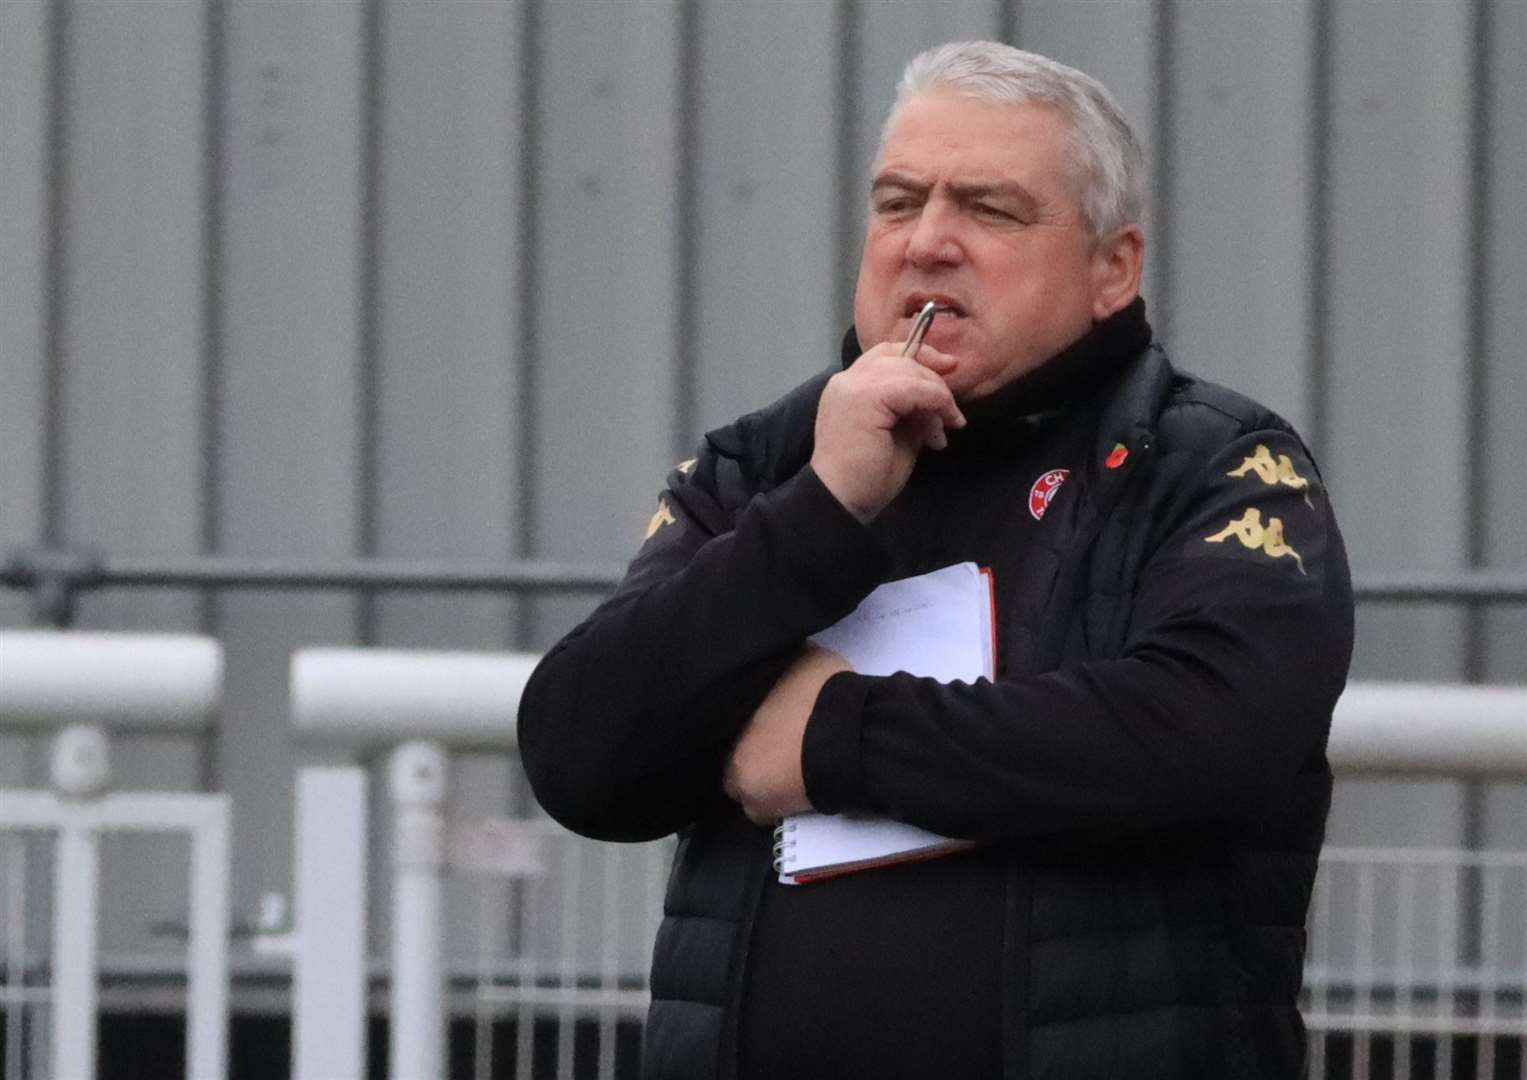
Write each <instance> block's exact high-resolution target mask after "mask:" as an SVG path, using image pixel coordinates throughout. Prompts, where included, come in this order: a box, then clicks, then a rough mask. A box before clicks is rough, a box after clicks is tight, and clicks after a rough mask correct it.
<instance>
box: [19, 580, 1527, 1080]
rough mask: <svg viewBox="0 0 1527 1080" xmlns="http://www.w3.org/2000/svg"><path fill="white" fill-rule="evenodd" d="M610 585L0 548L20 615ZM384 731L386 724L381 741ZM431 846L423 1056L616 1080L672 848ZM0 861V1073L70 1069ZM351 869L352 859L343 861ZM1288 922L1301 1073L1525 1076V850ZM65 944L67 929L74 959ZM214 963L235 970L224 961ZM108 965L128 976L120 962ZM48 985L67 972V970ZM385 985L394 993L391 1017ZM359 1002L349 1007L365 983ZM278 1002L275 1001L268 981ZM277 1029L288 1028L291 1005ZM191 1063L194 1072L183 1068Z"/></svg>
mask: <svg viewBox="0 0 1527 1080" xmlns="http://www.w3.org/2000/svg"><path fill="white" fill-rule="evenodd" d="M617 578H618V571H616V570H614V569H612V568H606V567H567V566H550V565H547V564H531V563H526V564H507V565H499V566H483V567H477V568H473V567H462V566H459V565H458V566H451V567H446V566H436V565H421V564H401V563H400V564H385V563H368V564H357V565H350V566H315V565H307V566H303V565H297V564H272V563H260V562H246V563H241V564H237V565H236V564H234V563H232V562H229V561H227V560H198V561H195V562H193V563H185V564H178V565H171V564H162V565H149V564H141V565H136V566H134V565H130V564H126V563H121V562H108V561H106V560H89V559H87V560H79V559H60V558H57V557H56V556H55V557H49V558H45V559H41V560H39V559H36V558H33V557H29V558H27V559H13V560H12V561H11V562H10V563H9V564H8V565H7V566H6V567H5V568H4V570H3V571H0V584H5V585H10V586H13V587H21V588H28V589H31V590H33V595H34V598H35V603H34V608H35V611H36V614H37V616H38V618H39V619H40V620H45V621H53V622H67V621H68V619H69V615H70V611H71V609H72V603H73V599H74V597H75V596H76V595H77V594H78V593H80V592H81V591H85V590H89V589H96V588H114V587H116V588H134V587H165V586H192V587H198V588H204V589H230V588H231V589H237V588H259V589H269V588H294V589H345V590H360V591H363V592H370V591H385V590H397V589H414V590H430V591H453V590H469V591H476V590H483V589H488V590H506V591H515V592H535V591H543V590H544V591H559V592H566V591H585V592H600V591H603V590H605V589H607V588H608V587H609V586H610V585H611V584H613V582H614V581H615V580H616V579H617ZM1359 592H1360V595H1361V596H1363V597H1364V598H1365V599H1366V600H1367V601H1369V602H1399V603H1406V602H1435V601H1439V600H1440V601H1445V602H1453V603H1458V604H1462V605H1465V606H1470V607H1474V606H1483V605H1492V604H1499V603H1520V602H1522V601H1523V600H1527V577H1524V576H1522V575H1509V574H1487V573H1468V574H1457V575H1431V576H1421V575H1415V576H1406V577H1387V578H1372V579H1369V580H1367V581H1365V582H1360V583H1359ZM384 728H385V724H384ZM388 730H390V729H388ZM1498 730H1499V728H1498V727H1497V731H1498ZM397 734H398V733H396V732H394V733H392V734H390V735H388V736H387V738H389V739H391V740H392V741H394V742H395V741H397ZM1333 760H1336V758H1335V756H1334V755H1333ZM1512 775H1523V776H1527V774H1523V773H1515V774H1512ZM0 800H3V801H4V806H5V808H6V810H7V812H8V817H7V820H8V819H9V817H15V814H11V813H9V811H12V810H16V809H17V808H18V807H20V806H21V802H22V801H24V800H18V799H17V798H16V797H15V793H4V794H0ZM39 820H40V819H39ZM33 824H34V825H35V824H36V823H33ZM461 824H462V823H458V825H461ZM363 825H364V823H363V821H362V828H361V830H360V832H361V833H362V834H363V832H364V828H363ZM4 827H5V822H3V821H0V828H4ZM11 827H12V828H14V827H15V823H14V822H12V823H11ZM494 827H498V828H508V829H510V830H511V831H512V832H513V833H514V835H515V839H516V842H517V843H520V844H522V845H523V844H525V843H527V842H528V843H530V845H531V847H532V848H533V849H534V852H535V855H534V857H533V858H532V859H531V860H530V862H531V863H533V864H534V865H533V866H527V864H526V862H525V861H524V860H523V859H522V860H520V861H518V862H513V861H511V862H512V865H510V864H506V863H504V862H503V860H501V859H497V858H496V857H495V856H494V853H493V850H492V849H493V847H494V844H493V837H492V836H491V835H487V836H486V840H485V833H484V830H485V829H486V830H487V831H488V833H491V831H492V829H493V828H494ZM354 833H355V830H352V835H353V834H354ZM474 845H475V846H474ZM449 847H450V850H449V853H448V855H447V856H446V859H447V861H448V862H449V863H450V864H451V866H452V868H453V871H454V874H455V876H456V878H457V883H456V885H455V886H454V887H455V888H458V889H460V888H464V889H467V890H469V891H470V892H471V893H472V894H473V896H474V899H475V910H476V912H477V926H476V935H475V937H476V944H475V949H474V954H473V959H472V962H471V963H470V964H467V965H462V964H460V963H455V964H447V965H446V967H445V970H444V972H443V980H442V986H441V990H442V991H443V993H442V994H441V996H440V997H439V1002H440V1004H441V1006H443V1011H444V1012H445V1013H446V1014H447V1015H449V1016H450V1017H451V1018H452V1019H451V1022H450V1026H449V1029H448V1035H447V1039H446V1043H445V1044H442V1045H441V1046H440V1047H439V1048H437V1049H438V1050H439V1052H441V1053H442V1054H445V1052H446V1050H447V1044H448V1048H449V1054H448V1057H449V1060H450V1066H449V1072H450V1075H452V1076H471V1077H473V1078H474V1080H480V1078H487V1077H506V1076H514V1077H530V1076H534V1077H544V1076H556V1077H558V1078H559V1080H560V1078H569V1080H570V1078H573V1077H594V1076H597V1077H600V1078H601V1080H608V1078H614V1077H628V1076H635V1069H636V1063H637V1056H638V1046H639V1039H640V1026H641V1021H642V1017H643V1015H644V1011H645V1008H646V1004H647V1000H648V996H647V987H646V981H645V980H646V960H647V957H648V956H649V955H650V949H651V943H652V936H653V934H654V933H655V931H656V927H657V923H658V918H659V913H660V906H661V892H662V886H663V882H664V879H665V875H666V871H667V865H668V861H669V859H670V857H671V852H672V846H671V843H669V842H662V843H656V844H649V845H639V846H609V845H602V844H597V843H594V842H592V841H587V840H584V839H580V838H577V837H574V836H572V835H570V834H568V833H566V832H564V831H563V830H561V829H560V828H558V827H556V826H555V825H553V824H551V823H549V822H546V821H540V820H530V821H513V822H500V823H497V824H496V826H495V823H491V822H488V823H484V822H477V823H465V825H464V826H463V827H459V828H458V827H453V828H452V829H451V831H450V844H449ZM4 853H5V859H6V865H5V868H4V873H0V878H3V879H4V881H5V883H6V888H5V890H4V895H3V897H0V900H3V903H0V916H3V918H0V937H3V940H4V942H5V944H6V953H5V985H4V989H3V998H0V1001H3V1006H4V1009H3V1020H4V1026H3V1028H0V1038H3V1042H4V1051H3V1063H4V1074H3V1075H4V1080H34V1078H36V1077H40V1076H48V1075H60V1076H63V1075H64V1074H63V1073H57V1072H56V1069H55V1067H56V1066H57V1065H58V1062H59V1061H60V1060H64V1061H66V1062H71V1061H76V1060H77V1055H76V1057H74V1058H70V1057H67V1055H68V1054H69V1053H71V1051H69V1050H67V1049H65V1050H63V1051H62V1053H63V1054H65V1055H66V1056H65V1057H64V1058H60V1052H61V1051H60V1046H61V1045H62V1044H60V1043H58V1042H57V1041H56V1040H55V1041H54V1042H52V1043H49V1041H48V1040H47V1039H46V1038H43V1037H42V1036H41V1034H40V1033H43V1032H45V1031H46V1030H47V1029H48V1026H49V1024H48V1023H47V1022H48V1021H50V1020H53V1019H56V1016H55V1015H53V1014H55V1013H57V1012H58V1011H59V1010H60V1009H61V1008H62V1007H64V1006H65V1005H68V1006H69V1008H70V1009H73V1010H74V1011H76V1012H77V1011H78V1008H77V1006H78V1000H73V1001H72V1002H66V1001H65V998H71V999H77V998H78V997H79V994H78V993H77V992H76V991H75V990H71V989H68V988H67V986H66V983H67V979H66V976H65V973H64V969H63V968H62V967H58V966H56V964H57V958H58V956H59V951H58V948H57V947H55V948H54V949H53V950H52V954H51V956H50V954H49V952H48V950H44V949H41V948H39V947H38V946H37V945H36V943H35V941H34V940H33V939H32V938H29V937H28V927H29V926H32V925H35V923H36V920H37V918H38V917H39V914H40V913H38V912H35V911H34V912H33V913H32V915H31V916H27V915H26V914H24V909H25V903H26V894H25V888H24V886H23V887H22V888H21V890H20V891H18V885H17V883H18V882H25V881H26V880H28V879H29V878H31V879H35V878H36V876H37V874H36V869H35V867H37V866H47V865H48V864H49V862H50V860H52V861H54V862H55V863H58V864H60V865H61V864H62V863H63V862H65V861H68V860H63V859H62V858H61V857H59V858H55V854H54V853H53V852H51V851H50V850H49V844H48V842H47V841H46V839H45V838H44V837H41V836H39V835H36V834H35V832H34V835H33V836H32V837H31V838H30V839H28V840H25V841H12V842H10V843H9V844H8V846H7V847H6V848H5V849H4ZM322 858H323V856H322V855H321V853H320V855H319V859H320V861H321V860H322ZM73 862H74V863H79V862H80V860H77V859H76V860H73ZM361 862H362V871H363V869H364V865H363V864H364V855H362V857H361ZM224 884H225V885H226V882H225V883H224ZM52 896H53V899H54V902H55V903H57V904H58V905H60V906H59V909H58V910H57V911H54V912H51V913H41V914H42V916H43V918H44V925H47V926H52V925H57V924H58V921H59V920H60V919H61V918H62V912H63V907H64V906H65V904H66V902H69V903H72V902H73V901H68V900H67V898H69V897H70V896H71V890H70V889H69V888H67V887H66V886H65V885H64V883H63V882H60V884H59V886H58V887H57V888H55V889H54V890H53V892H52ZM299 901H300V897H299ZM29 920H30V921H29ZM300 929H301V927H300V926H299V927H298V930H299V931H300ZM1309 930H1310V946H1309V950H1308V953H1307V957H1308V965H1307V970H1306V978H1305V991H1304V998H1303V1001H1302V1006H1303V1009H1304V1012H1305V1016H1306V1020H1307V1023H1308V1025H1309V1027H1310V1030H1311V1065H1312V1075H1313V1076H1314V1077H1315V1078H1316V1080H1324V1078H1327V1077H1329V1078H1346V1077H1351V1078H1353V1080H1357V1078H1364V1080H1366V1078H1369V1077H1374V1078H1377V1077H1395V1078H1407V1080H1408V1078H1410V1077H1416V1078H1418V1080H1420V1078H1440V1077H1445V1078H1448V1080H1451V1078H1453V1077H1458V1078H1459V1080H1463V1078H1476V1077H1477V1078H1491V1080H1493V1078H1495V1077H1502V1078H1505V1077H1518V1078H1521V1080H1527V1062H1524V1055H1523V1045H1524V1043H1527V1011H1524V995H1527V852H1509V851H1462V850H1453V849H1448V850H1430V849H1419V848H1418V849H1400V848H1394V849H1361V848H1330V849H1328V850H1327V851H1326V852H1325V854H1324V856H1323V859H1322V869H1321V874H1320V878H1319V881H1318V883H1317V887H1316V892H1315V897H1314V902H1313V905H1312V910H1311V917H1310V926H1309ZM298 939H299V940H300V934H299V935H298ZM357 940H358V941H359V940H360V938H359V937H357ZM79 951H80V948H79V943H78V942H76V943H74V945H73V952H74V953H75V954H76V955H77V954H78V953H79ZM188 955H189V954H187V953H186V952H185V951H183V950H171V951H170V952H169V953H167V954H166V955H165V956H161V957H158V958H156V959H155V960H153V962H151V963H148V964H146V965H145V966H144V968H143V969H142V971H140V972H138V973H137V974H138V976H140V977H141V976H148V975H152V977H154V978H158V979H159V980H160V981H161V982H162V981H164V979H165V978H166V976H168V977H169V979H170V981H171V982H172V983H173V982H175V981H176V979H177V978H179V979H180V980H181V981H180V982H179V985H180V986H181V987H182V988H183V989H182V991H181V992H182V993H183V994H185V995H186V996H185V998H183V999H182V1001H183V1002H184V1003H188V999H189V998H190V997H194V996H195V995H196V993H197V991H196V990H195V988H194V987H189V988H188V987H186V984H185V982H184V973H185V972H186V971H187V970H188V966H189V963H190V962H189V959H188ZM367 963H368V967H367V970H368V972H369V976H370V978H369V980H363V982H364V981H369V982H370V983H371V984H372V991H371V994H370V1011H371V1012H372V1013H373V1014H374V1013H377V1012H380V1011H384V1009H385V1004H386V1003H385V1002H384V1001H383V1000H382V999H381V998H379V997H377V987H378V986H381V985H385V983H386V977H387V974H388V970H389V965H388V964H387V962H386V960H385V959H383V958H371V959H370V960H369V961H368V962H367ZM296 966H297V967H298V968H300V967H301V964H300V963H299V964H298V965H296ZM234 967H235V969H236V970H238V969H240V967H241V966H240V964H239V963H238V962H237V961H235V964H234ZM242 970H245V971H247V970H249V968H248V965H243V967H242ZM262 970H264V971H266V972H274V973H275V974H276V975H277V979H278V982H280V981H281V980H282V979H284V977H285V972H286V970H287V969H286V968H285V967H284V966H283V964H281V963H276V964H274V965H272V964H270V963H269V962H267V963H266V964H265V965H264V967H263V969H262ZM177 972H179V973H180V974H179V975H178V976H177ZM116 974H117V976H118V977H119V978H124V977H125V979H126V981H127V982H129V983H130V982H131V981H132V979H133V976H134V973H133V972H126V971H124V972H117V973H116ZM223 977H224V978H226V977H227V973H226V971H225V972H224V975H223ZM68 978H73V979H74V981H75V982H78V976H77V975H75V976H69V977H68ZM300 980H301V973H300V971H295V972H293V973H292V985H293V986H294V987H295V986H297V985H298V983H299V982H300ZM379 980H380V981H379ZM142 981H143V980H142V978H140V983H141V982H142ZM187 990H189V991H190V992H189V993H186V991H187ZM397 993H398V988H397V987H394V988H393V995H394V996H393V1009H394V1015H396V1010H397V1008H398V1004H397V1001H398V999H397V996H396V995H397ZM359 995H360V997H359V1000H360V1001H362V1002H364V1001H366V999H367V993H366V988H365V986H364V985H362V986H361V987H360V990H359ZM294 996H295V995H294ZM278 997H280V998H282V999H285V998H284V992H281V993H278ZM363 1007H364V1006H363ZM297 1024H298V1026H299V1028H300V1025H301V1020H300V1018H298V1019H297ZM394 1058H395V1060H396V1054H395V1055H394ZM194 1060H195V1059H194V1057H193V1059H192V1063H191V1068H192V1069H193V1070H194V1068H195V1065H194ZM71 1067H73V1066H71ZM373 1074H375V1070H374V1069H373ZM190 1075H193V1076H196V1077H197V1078H198V1080H200V1074H198V1073H195V1072H194V1071H193V1072H191V1073H190ZM219 1075H220V1074H219ZM298 1075H300V1073H299V1074H298ZM315 1075H316V1074H315ZM394 1075H398V1074H397V1073H396V1072H395V1073H394ZM67 1080H72V1077H71V1078H67Z"/></svg>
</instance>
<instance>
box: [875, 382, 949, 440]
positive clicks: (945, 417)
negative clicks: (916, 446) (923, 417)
mask: <svg viewBox="0 0 1527 1080" xmlns="http://www.w3.org/2000/svg"><path fill="white" fill-rule="evenodd" d="M880 400H881V402H882V403H883V404H884V405H885V407H886V408H888V409H890V410H891V412H893V413H894V414H895V415H896V417H897V418H898V421H899V420H900V419H902V418H905V417H908V416H911V415H912V414H913V413H928V414H931V415H932V416H933V417H934V418H935V419H936V420H937V421H938V423H939V428H940V432H941V433H942V429H943V428H946V427H951V428H962V427H964V426H965V414H964V413H962V412H960V407H959V406H958V405H956V404H955V401H954V395H953V394H951V393H950V392H949V388H948V387H946V386H945V385H944V384H943V382H942V381H940V380H939V379H937V378H936V377H935V378H934V379H932V380H931V381H925V380H922V379H916V378H898V379H894V380H888V381H887V382H886V383H885V384H884V386H883V387H881V392H880Z"/></svg>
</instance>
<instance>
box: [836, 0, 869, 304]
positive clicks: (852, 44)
mask: <svg viewBox="0 0 1527 1080" xmlns="http://www.w3.org/2000/svg"><path fill="white" fill-rule="evenodd" d="M835 29H836V34H837V39H838V84H837V87H836V90H837V99H838V100H837V107H838V115H837V127H838V130H837V140H836V143H837V160H836V161H835V162H834V176H833V187H834V189H835V195H836V198H835V199H834V200H833V209H834V217H835V219H836V220H834V222H833V233H834V245H833V248H834V252H833V253H834V259H833V262H834V266H833V317H834V318H835V319H837V320H838V322H839V324H840V325H843V324H844V323H845V321H846V320H849V319H851V318H852V315H853V306H854V278H855V276H856V267H857V262H858V252H857V247H858V245H857V243H856V240H857V236H856V235H855V234H856V231H857V230H855V228H854V223H855V219H856V217H857V215H858V207H859V201H860V199H861V197H862V196H861V193H860V191H859V184H858V180H857V175H858V168H857V166H858V161H857V157H858V153H859V107H860V88H859V70H860V63H859V50H860V40H859V37H860V35H859V4H858V0H838V5H837V27H836V28H835Z"/></svg>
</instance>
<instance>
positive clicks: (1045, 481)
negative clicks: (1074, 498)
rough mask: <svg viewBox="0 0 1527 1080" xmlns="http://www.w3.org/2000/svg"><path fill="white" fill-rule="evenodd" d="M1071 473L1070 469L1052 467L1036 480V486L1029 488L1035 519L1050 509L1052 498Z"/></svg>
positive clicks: (1030, 509) (1030, 511) (1031, 510)
mask: <svg viewBox="0 0 1527 1080" xmlns="http://www.w3.org/2000/svg"><path fill="white" fill-rule="evenodd" d="M1070 475H1071V470H1070V469H1051V470H1050V471H1049V472H1047V473H1045V474H1044V475H1043V476H1041V477H1040V478H1039V479H1038V480H1035V481H1034V486H1033V487H1031V488H1029V513H1030V514H1032V515H1033V517H1034V520H1035V521H1038V520H1039V519H1040V518H1042V517H1044V516H1045V511H1046V510H1048V509H1050V500H1051V499H1053V498H1055V493H1056V492H1057V491H1059V490H1060V486H1061V485H1062V484H1064V483H1065V482H1066V477H1068V476H1070Z"/></svg>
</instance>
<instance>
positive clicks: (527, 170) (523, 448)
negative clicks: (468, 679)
mask: <svg viewBox="0 0 1527 1080" xmlns="http://www.w3.org/2000/svg"><path fill="white" fill-rule="evenodd" d="M519 100H520V117H521V130H520V144H519V162H518V166H517V168H518V174H519V206H518V208H517V219H518V221H519V245H520V249H519V278H518V280H517V281H516V282H515V286H516V290H517V295H516V296H514V297H512V298H511V301H512V302H513V303H514V305H515V309H516V310H517V311H518V313H519V355H518V356H517V357H514V356H511V357H509V358H507V359H508V361H509V362H510V363H515V364H516V365H517V366H516V374H517V385H518V391H519V393H518V397H519V401H518V402H517V403H510V405H511V407H513V406H514V405H516V404H517V405H518V410H517V413H516V415H515V422H516V434H517V435H518V439H517V441H516V444H515V449H516V452H517V456H518V461H519V476H518V483H519V493H518V494H519V497H518V500H517V501H518V506H519V522H518V527H517V529H516V530H515V534H514V545H515V548H516V551H515V554H517V555H519V556H520V557H521V558H526V557H529V556H530V555H531V554H533V553H534V552H535V549H536V529H537V525H538V517H539V505H538V498H537V482H536V473H537V470H538V467H539V460H540V459H539V453H538V446H537V441H538V436H539V427H538V425H537V422H536V420H537V417H536V402H537V400H538V392H539V389H540V379H539V378H538V372H537V370H536V365H537V361H538V359H539V357H540V353H541V317H540V311H539V308H538V307H537V303H536V301H537V297H538V294H539V288H540V259H539V251H540V244H541V230H540V212H541V205H540V203H541V190H540V167H541V0H524V5H523V8H522V10H521V22H520V87H519ZM535 614H536V603H535V601H534V600H533V599H531V598H529V597H523V598H521V600H520V602H519V607H518V611H517V614H516V624H515V628H514V637H515V644H516V645H517V646H518V647H520V648H528V647H529V646H530V644H531V642H532V640H533V639H534V634H535Z"/></svg>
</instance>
